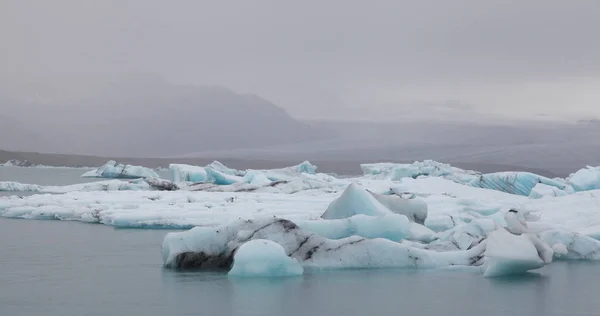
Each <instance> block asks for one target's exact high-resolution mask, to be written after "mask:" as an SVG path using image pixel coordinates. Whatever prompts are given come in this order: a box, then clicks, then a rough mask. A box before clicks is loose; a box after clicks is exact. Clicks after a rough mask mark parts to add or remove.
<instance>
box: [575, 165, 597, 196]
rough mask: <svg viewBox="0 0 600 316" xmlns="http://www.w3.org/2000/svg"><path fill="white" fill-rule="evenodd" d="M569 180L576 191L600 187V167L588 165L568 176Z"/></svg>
mask: <svg viewBox="0 0 600 316" xmlns="http://www.w3.org/2000/svg"><path fill="white" fill-rule="evenodd" d="M567 182H568V183H569V184H570V185H571V186H572V187H573V189H574V190H575V191H590V190H598V189H600V167H590V166H587V167H586V168H584V169H579V170H578V171H577V172H575V173H573V174H571V175H570V176H569V177H567Z"/></svg>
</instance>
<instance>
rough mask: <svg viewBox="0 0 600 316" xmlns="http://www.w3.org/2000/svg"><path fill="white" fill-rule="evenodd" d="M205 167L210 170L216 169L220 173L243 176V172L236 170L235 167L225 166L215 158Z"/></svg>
mask: <svg viewBox="0 0 600 316" xmlns="http://www.w3.org/2000/svg"><path fill="white" fill-rule="evenodd" d="M206 168H210V169H212V170H216V171H219V172H220V173H224V174H228V175H231V176H243V175H244V173H243V172H241V171H239V170H236V169H233V168H229V167H227V166H226V165H224V164H222V163H221V162H220V161H217V160H215V161H213V162H211V163H210V164H208V165H206Z"/></svg>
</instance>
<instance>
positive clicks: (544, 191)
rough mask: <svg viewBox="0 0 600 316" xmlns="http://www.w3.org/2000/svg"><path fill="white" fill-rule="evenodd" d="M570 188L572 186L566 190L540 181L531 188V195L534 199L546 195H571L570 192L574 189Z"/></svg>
mask: <svg viewBox="0 0 600 316" xmlns="http://www.w3.org/2000/svg"><path fill="white" fill-rule="evenodd" d="M569 189H571V187H566V188H565V190H561V189H559V188H557V187H554V186H551V185H547V184H543V183H538V184H536V185H535V186H534V187H533V188H532V189H531V193H529V197H530V198H532V199H539V198H542V197H544V196H551V197H557V196H565V195H569V194H572V193H573V192H572V189H571V190H569ZM569 191H571V192H569Z"/></svg>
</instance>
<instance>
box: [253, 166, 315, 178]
mask: <svg viewBox="0 0 600 316" xmlns="http://www.w3.org/2000/svg"><path fill="white" fill-rule="evenodd" d="M316 171H317V166H315V165H312V164H311V163H310V162H308V161H304V162H302V163H300V164H298V165H295V166H290V167H285V168H280V169H269V170H247V171H246V174H248V173H249V172H261V173H263V174H264V175H265V176H266V177H267V178H268V179H269V180H271V181H289V180H291V179H293V178H296V177H302V176H305V175H314V174H315V172H316Z"/></svg>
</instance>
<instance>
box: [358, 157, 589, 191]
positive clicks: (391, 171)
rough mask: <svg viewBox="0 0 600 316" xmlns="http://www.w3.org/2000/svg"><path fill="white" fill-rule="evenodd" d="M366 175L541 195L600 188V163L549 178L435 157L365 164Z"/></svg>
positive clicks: (377, 177)
mask: <svg viewBox="0 0 600 316" xmlns="http://www.w3.org/2000/svg"><path fill="white" fill-rule="evenodd" d="M361 168H362V170H363V172H364V175H365V176H366V177H369V178H371V179H388V180H392V181H401V180H402V179H404V178H414V179H416V178H419V177H441V178H444V179H448V180H451V181H454V182H456V183H460V184H464V185H468V186H473V187H478V188H483V189H490V190H496V191H501V192H506V193H511V194H517V195H524V196H530V197H532V198H540V197H542V196H561V195H568V194H572V193H574V192H581V191H589V190H597V189H600V167H589V166H588V167H586V168H584V169H580V170H579V171H577V172H575V173H574V174H571V175H570V176H569V177H567V178H566V179H563V178H555V179H550V178H547V177H544V176H540V175H537V174H534V173H530V172H494V173H485V174H482V173H479V172H476V171H471V170H463V169H459V168H456V167H452V166H451V165H448V164H444V163H439V162H436V161H431V160H425V161H423V162H415V163H412V164H395V163H375V164H362V165H361Z"/></svg>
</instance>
